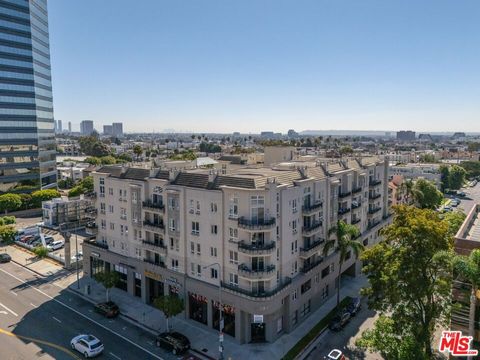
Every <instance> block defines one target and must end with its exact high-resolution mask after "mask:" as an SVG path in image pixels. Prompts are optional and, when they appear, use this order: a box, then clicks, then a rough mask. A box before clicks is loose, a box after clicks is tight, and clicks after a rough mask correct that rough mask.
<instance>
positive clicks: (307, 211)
mask: <svg viewBox="0 0 480 360" xmlns="http://www.w3.org/2000/svg"><path fill="white" fill-rule="evenodd" d="M322 207H323V202H319V203H316V204H312V205H304V206H302V211H303V215H311V214H313V213H315V212H317V211H318V210H320V209H321V208H322Z"/></svg>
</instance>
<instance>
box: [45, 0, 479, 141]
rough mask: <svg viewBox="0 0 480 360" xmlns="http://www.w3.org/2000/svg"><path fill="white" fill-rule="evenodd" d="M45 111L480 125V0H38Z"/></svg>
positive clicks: (255, 121)
mask: <svg viewBox="0 0 480 360" xmlns="http://www.w3.org/2000/svg"><path fill="white" fill-rule="evenodd" d="M48 5H49V22H50V42H51V59H52V76H53V93H54V107H55V117H56V118H57V119H62V120H63V121H64V122H67V121H72V123H73V124H74V127H75V124H77V123H79V122H80V121H81V120H82V119H92V120H94V121H95V122H96V124H97V127H98V128H100V125H101V124H103V123H111V122H113V121H123V122H124V129H126V130H127V131H153V130H154V131H156V132H161V131H163V130H164V129H172V128H173V129H175V130H177V131H195V132H232V131H241V132H246V133H248V132H258V131H261V130H274V131H281V132H286V131H287V130H288V129H290V128H294V129H296V130H297V131H301V130H307V129H316V130H317V129H318V130H328V129H341V130H343V129H352V130H399V129H414V130H417V131H480V121H479V118H480V21H479V15H480V1H478V0H462V1H453V0H396V1H393V0H291V1H282V0H241V1H238V0H236V1H234V0H171V1H163V0H137V1H131V0H129V1H127V0H101V1H99V0H81V1H80V0H76V1H73V0H68V1H66V0H49V2H48Z"/></svg>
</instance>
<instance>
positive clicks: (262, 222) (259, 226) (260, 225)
mask: <svg viewBox="0 0 480 360" xmlns="http://www.w3.org/2000/svg"><path fill="white" fill-rule="evenodd" d="M274 226H275V218H270V219H247V218H246V217H243V216H242V217H240V218H238V227H240V228H243V229H248V230H265V229H271V228H273V227H274Z"/></svg>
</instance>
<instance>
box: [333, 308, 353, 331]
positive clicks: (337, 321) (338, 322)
mask: <svg viewBox="0 0 480 360" xmlns="http://www.w3.org/2000/svg"><path fill="white" fill-rule="evenodd" d="M350 317H351V315H350V313H349V312H348V311H342V312H340V313H338V315H336V316H335V317H334V318H333V319H332V321H330V324H329V325H328V328H329V329H330V330H333V331H340V330H342V329H343V327H344V326H345V325H347V323H348V321H349V320H350Z"/></svg>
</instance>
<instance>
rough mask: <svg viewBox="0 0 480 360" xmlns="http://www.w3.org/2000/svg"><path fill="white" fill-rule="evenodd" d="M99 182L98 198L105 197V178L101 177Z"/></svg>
mask: <svg viewBox="0 0 480 360" xmlns="http://www.w3.org/2000/svg"><path fill="white" fill-rule="evenodd" d="M99 182H100V197H105V178H103V177H101V178H100V179H99Z"/></svg>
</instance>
